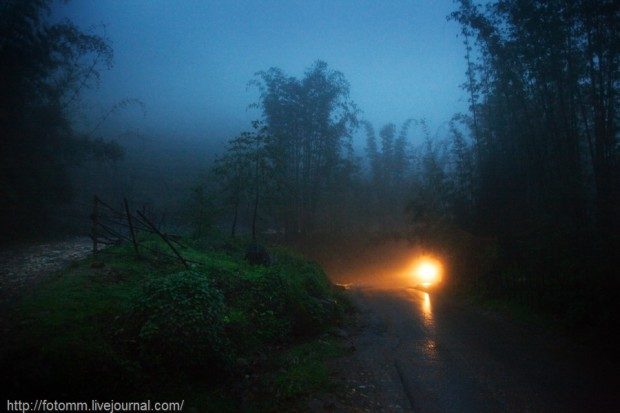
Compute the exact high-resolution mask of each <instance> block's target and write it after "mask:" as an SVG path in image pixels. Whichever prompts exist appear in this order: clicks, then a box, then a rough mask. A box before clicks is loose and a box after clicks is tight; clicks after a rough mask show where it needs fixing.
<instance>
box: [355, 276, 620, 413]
mask: <svg viewBox="0 0 620 413" xmlns="http://www.w3.org/2000/svg"><path fill="white" fill-rule="evenodd" d="M351 291H352V294H353V296H354V300H355V301H356V302H357V304H358V306H359V307H360V309H361V311H362V312H364V313H366V314H367V315H368V318H369V319H371V320H372V321H371V322H370V325H369V326H368V331H369V332H368V333H367V336H366V337H365V339H363V340H361V343H360V345H361V346H362V347H363V346H364V345H366V346H367V347H368V348H367V349H366V350H364V349H362V354H366V357H368V358H370V357H372V354H373V352H376V353H381V354H382V357H383V361H382V363H383V364H387V363H389V361H390V360H391V361H392V362H393V365H394V370H395V371H396V373H397V374H394V376H395V377H398V381H400V383H401V385H402V387H403V391H404V393H405V394H406V396H407V399H408V401H409V404H410V406H409V407H410V408H411V409H412V410H413V411H421V412H435V411H436V412H487V411H488V412H496V411H516V412H527V411H617V408H618V406H619V405H618V398H617V396H616V388H615V387H614V384H613V383H612V381H611V380H612V377H613V378H614V379H615V378H616V374H615V371H614V370H613V369H612V368H611V366H610V365H609V363H607V364H606V363H605V362H604V361H601V360H597V359H596V355H594V354H588V353H587V352H585V350H584V349H580V348H578V347H575V346H573V345H572V344H571V343H569V342H567V341H565V340H563V339H558V338H553V337H550V336H548V335H545V334H544V333H540V332H535V331H533V330H531V329H528V328H526V327H524V326H520V325H515V324H513V323H510V322H508V321H506V320H502V319H499V318H497V317H490V316H488V315H485V314H484V313H482V312H480V311H477V310H475V309H474V308H471V307H469V306H465V305H457V304H454V303H452V302H451V301H450V300H448V299H446V298H443V297H441V296H439V297H438V296H435V295H432V294H428V293H426V292H423V291H419V290H415V289H411V288H400V289H378V288H368V287H367V288H355V287H353V288H352V289H351ZM364 343H366V344H364ZM373 346H375V347H377V348H373ZM378 346H382V347H386V346H389V347H390V348H378ZM364 351H365V352H364ZM373 362H374V361H372V360H368V363H369V364H372V363H373Z"/></svg>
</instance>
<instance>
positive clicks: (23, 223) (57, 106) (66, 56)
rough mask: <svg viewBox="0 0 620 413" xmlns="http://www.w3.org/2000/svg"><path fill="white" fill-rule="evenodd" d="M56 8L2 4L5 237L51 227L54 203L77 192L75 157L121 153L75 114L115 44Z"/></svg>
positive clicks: (28, 0)
mask: <svg viewBox="0 0 620 413" xmlns="http://www.w3.org/2000/svg"><path fill="white" fill-rule="evenodd" d="M49 14H50V1H48V0H14V1H11V0H8V1H4V2H2V5H0V62H2V64H0V139H1V143H0V145H1V150H0V228H1V231H0V232H1V233H2V235H1V236H0V238H6V239H12V238H14V237H15V236H18V235H19V234H23V233H25V232H38V231H40V230H41V229H42V228H45V227H46V226H45V225H44V224H45V223H46V222H47V221H48V219H49V213H50V211H51V210H52V209H53V208H54V207H55V206H56V205H58V204H60V203H63V202H66V201H68V200H69V199H71V196H72V189H71V185H70V179H69V172H68V169H69V166H70V165H73V164H75V163H76V162H79V161H81V160H84V159H86V158H91V159H98V160H103V159H117V158H119V157H120V156H121V155H122V152H121V149H120V147H119V146H117V145H115V144H112V143H109V142H106V141H103V140H101V139H92V138H91V137H89V136H87V135H84V134H81V133H79V132H77V131H76V130H75V129H74V128H73V125H72V120H71V114H72V111H73V109H74V108H75V105H76V103H77V102H79V95H80V92H81V91H82V90H83V89H84V88H86V87H89V86H91V85H92V84H93V82H96V80H97V78H98V76H99V71H100V70H101V68H108V67H110V65H111V63H112V49H111V48H110V46H109V45H108V43H107V42H106V41H105V40H104V39H103V38H101V37H99V36H96V35H91V34H87V33H84V32H82V31H80V30H79V29H78V28H76V27H75V26H74V25H73V24H72V23H70V22H61V23H56V24H51V23H50V22H49Z"/></svg>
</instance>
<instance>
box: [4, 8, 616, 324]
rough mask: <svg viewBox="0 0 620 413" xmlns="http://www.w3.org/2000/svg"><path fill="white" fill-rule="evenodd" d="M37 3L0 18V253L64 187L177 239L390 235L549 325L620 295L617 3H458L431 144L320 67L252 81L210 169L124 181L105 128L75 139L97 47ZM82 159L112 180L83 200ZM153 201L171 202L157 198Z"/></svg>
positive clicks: (124, 170) (200, 166)
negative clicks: (160, 219) (602, 297)
mask: <svg viewBox="0 0 620 413" xmlns="http://www.w3.org/2000/svg"><path fill="white" fill-rule="evenodd" d="M50 4H51V3H50V2H49V1H44V0H28V1H8V2H5V3H4V4H3V6H2V9H0V13H1V20H0V35H1V36H0V38H1V40H0V59H1V61H2V62H3V64H2V66H1V67H0V94H1V96H2V100H1V101H0V130H1V131H2V152H1V153H0V157H1V158H0V162H1V164H2V166H1V175H0V185H1V186H0V192H1V194H2V197H1V198H0V217H1V218H0V220H1V226H2V229H3V238H11V237H12V236H13V235H15V234H20V233H26V232H29V231H30V232H33V231H35V232H36V231H38V229H39V228H41V226H42V225H43V223H45V222H46V221H47V219H48V217H49V215H50V214H49V211H50V210H51V209H53V208H54V207H55V206H56V205H60V204H62V203H66V202H68V201H70V200H71V199H72V185H71V183H72V182H74V183H75V182H78V183H80V185H82V186H80V187H79V188H75V189H76V192H79V190H83V191H86V189H84V188H88V189H89V190H90V189H91V188H97V189H100V188H104V189H103V190H101V192H102V193H101V194H100V195H101V196H103V197H106V196H107V197H109V198H112V199H113V200H115V201H118V200H119V199H122V198H123V197H128V198H129V199H130V201H132V202H133V201H134V200H135V201H136V202H142V201H145V199H147V198H148V199H149V201H150V200H152V201H153V203H154V204H158V205H159V206H162V205H166V206H167V208H168V209H167V210H166V211H165V212H167V214H168V217H169V222H172V223H173V224H175V229H179V230H184V231H188V232H190V231H193V232H194V233H195V235H196V236H198V237H201V236H205V234H209V233H210V232H211V231H213V230H214V228H219V229H223V230H222V231H223V232H225V233H226V234H230V235H231V236H232V237H238V236H245V235H249V234H251V236H252V238H253V239H254V241H256V240H257V239H261V238H267V237H271V236H276V237H281V238H282V239H286V240H291V239H300V238H302V239H303V238H312V237H315V236H317V235H321V236H335V235H336V234H337V235H343V234H348V235H351V234H357V235H355V236H359V237H365V236H368V234H379V236H388V235H389V236H392V235H394V234H397V235H398V236H402V237H407V238H409V239H411V240H414V241H416V242H419V243H422V244H424V245H425V246H426V247H428V248H429V249H435V250H439V251H440V252H442V253H444V254H445V255H447V256H449V257H450V259H451V260H452V262H453V263H454V266H455V267H458V268H459V270H458V271H457V272H455V274H454V276H453V280H454V282H455V283H462V284H463V285H468V286H484V288H487V289H488V290H490V291H493V292H494V293H496V294H508V295H511V294H512V295H516V296H526V295H527V296H528V297H530V298H531V297H533V296H536V299H538V300H539V301H540V302H541V303H545V304H544V305H548V306H549V307H553V308H556V309H557V308H559V307H561V305H559V304H558V303H562V302H566V301H567V300H581V302H584V303H585V302H588V304H587V305H595V304H593V303H595V302H597V300H598V298H596V299H592V297H595V296H596V292H597V291H598V292H600V291H601V290H602V289H603V288H605V286H610V285H612V286H615V285H617V279H616V278H617V277H616V276H615V274H614V269H615V268H617V267H615V266H614V264H615V262H614V260H615V259H616V254H615V251H618V247H619V246H620V244H619V242H618V234H619V233H620V228H619V227H618V220H619V218H620V216H619V214H620V212H619V205H620V202H619V196H620V195H619V193H620V191H619V190H618V182H619V180H620V167H619V159H618V158H619V148H618V127H617V124H618V110H617V107H618V81H619V79H618V63H619V62H618V54H619V51H618V44H620V43H619V40H620V39H619V38H618V37H619V34H618V33H619V30H618V8H617V5H616V2H614V1H610V0H601V1H596V2H592V1H586V0H579V1H572V2H563V1H528V2H523V1H518V0H501V1H495V2H492V3H489V4H488V5H486V6H477V5H474V3H473V2H471V1H469V0H462V1H459V2H458V3H457V4H456V7H455V8H456V10H455V11H454V13H452V14H451V16H450V19H451V21H452V22H453V23H454V24H459V25H460V27H461V31H462V36H461V40H462V41H463V43H464V46H465V56H464V61H463V68H464V72H465V75H466V76H465V79H466V80H465V83H464V85H463V88H464V90H465V92H466V96H467V99H468V102H469V112H468V113H462V114H455V115H454V117H453V118H452V119H449V120H447V122H446V123H445V125H442V127H440V128H438V129H437V130H431V127H430V126H429V125H428V124H427V122H425V121H424V120H423V119H420V118H417V117H416V114H415V113H412V114H411V116H412V118H409V119H394V121H398V122H402V123H400V124H398V123H387V124H384V125H372V124H371V123H370V122H368V121H367V120H366V119H365V118H364V112H363V108H358V106H357V105H356V104H355V103H354V102H353V101H352V99H351V97H350V88H351V86H350V85H349V83H348V81H347V79H346V77H345V75H344V74H343V73H341V72H339V71H337V70H335V69H333V68H331V67H330V66H328V64H327V63H326V62H323V61H320V60H318V61H316V62H314V63H312V64H311V65H310V66H309V67H308V68H307V70H306V71H305V72H304V73H303V74H302V75H301V76H299V77H295V76H292V75H290V74H287V73H285V72H284V71H283V70H281V69H278V68H270V69H267V70H263V71H259V72H257V73H256V75H255V77H254V79H252V80H251V82H250V86H251V87H252V88H254V90H257V91H258V94H259V96H258V100H257V101H256V102H254V104H253V105H252V107H253V108H255V109H258V110H259V112H260V115H259V117H260V119H258V120H257V121H256V122H254V124H253V125H252V126H253V128H252V130H251V131H248V132H243V133H241V134H240V135H238V136H237V137H234V138H233V139H231V140H230V141H229V143H228V147H227V148H226V150H225V151H224V152H223V153H221V154H220V155H219V157H218V159H217V160H216V161H215V162H214V163H210V161H209V159H208V158H207V157H206V156H205V158H204V162H203V161H202V160H201V159H199V160H196V159H193V161H192V162H195V163H190V162H189V161H187V162H185V161H184V160H183V159H185V160H187V159H188V158H183V159H182V160H181V161H180V163H181V164H184V165H181V166H183V167H184V168H183V167H179V168H176V169H174V170H171V169H166V168H168V167H169V165H170V164H166V163H165V162H164V161H163V159H164V156H159V155H158V156H155V157H153V158H154V160H152V162H151V163H150V164H149V172H153V173H151V174H143V175H142V178H136V177H135V176H137V174H132V171H133V168H136V164H137V163H138V162H136V159H139V157H140V156H143V157H146V156H147V155H145V153H146V151H145V150H144V148H142V147H139V148H138V147H137V146H136V145H134V146H133V149H132V147H131V145H128V144H127V142H125V147H126V148H129V151H128V152H129V154H130V155H132V152H135V153H136V154H137V155H132V156H134V157H133V158H132V161H131V162H127V161H125V163H123V162H122V161H120V158H121V155H122V153H123V151H122V150H121V147H120V146H119V145H118V144H114V143H111V142H109V141H107V140H103V139H101V138H96V135H95V134H94V133H93V130H96V129H97V128H98V127H99V126H100V125H101V124H102V123H105V122H106V121H107V119H108V116H109V113H111V112H106V113H105V114H104V116H103V118H101V119H100V121H99V122H96V123H95V125H94V129H92V130H91V131H88V130H87V131H81V130H78V128H76V126H75V122H74V117H75V113H76V107H77V106H78V105H79V101H80V92H81V91H83V90H84V89H85V88H88V87H91V86H95V85H96V83H97V79H98V76H99V73H100V71H101V70H104V69H106V68H108V67H110V65H111V63H112V48H111V46H110V45H109V44H108V42H107V41H106V40H105V39H104V38H102V37H100V36H97V35H93V34H88V33H84V32H82V31H81V30H80V29H78V28H77V27H76V26H74V25H73V24H72V23H71V22H62V23H54V24H52V23H50V22H49V12H50ZM256 69H260V68H256ZM420 87H421V88H422V87H424V85H420ZM131 102H133V101H132V100H126V101H123V102H120V103H119V107H120V106H123V105H126V104H131ZM115 108H116V107H113V108H111V109H110V110H111V111H113V110H116V109H115ZM355 136H357V137H359V136H361V137H362V139H363V140H364V141H365V145H364V149H363V150H362V151H361V152H360V151H357V152H356V151H355V150H354V146H353V144H352V141H353V139H354V137H355ZM174 138H175V137H170V140H173V139H174ZM171 146H173V144H171ZM160 149H161V151H162V152H166V153H167V152H169V148H168V147H166V148H164V147H163V145H160ZM213 155H215V154H213ZM183 156H185V155H183ZM179 158H182V156H179ZM88 160H93V161H101V162H103V161H109V160H117V161H118V162H117V164H116V167H118V171H117V172H118V175H119V176H120V177H119V178H118V179H116V178H115V179H110V176H109V175H107V173H109V172H110V170H111V169H110V168H108V166H107V165H103V166H101V165H100V166H101V167H100V168H99V169H97V171H100V173H99V174H100V175H101V176H99V178H98V179H100V180H101V181H102V182H103V181H106V182H107V183H108V184H109V185H107V186H104V185H102V186H101V187H97V186H96V185H92V186H86V185H85V184H84V182H83V181H81V180H80V179H75V177H72V176H71V174H72V173H74V174H75V172H71V171H70V170H72V168H74V166H75V165H79V164H80V163H82V162H84V161H88ZM142 161H143V160H141V161H140V162H142ZM146 163H148V162H146V161H145V162H144V164H146ZM116 167H115V168H116ZM115 168H112V170H113V171H116V169H115ZM203 171H205V174H204V175H205V177H204V178H203V179H201V180H199V179H198V178H197V177H198V176H200V175H201V173H202V172H203ZM117 172H114V173H117ZM155 172H157V173H155ZM76 175H79V174H76ZM162 176H163V177H166V180H164V179H163V178H162ZM115 177H116V175H115ZM145 177H146V178H145ZM121 178H122V179H121ZM164 182H165V184H164ZM191 185H194V186H195V188H194V190H193V191H189V190H186V189H189V187H190V186H191ZM165 186H166V187H167V186H170V187H173V189H174V190H176V192H175V191H174V190H171V191H167V194H166V195H165V196H164V195H162V193H158V191H163V187H165ZM166 189H168V188H166ZM181 192H183V193H182V194H181ZM185 192H187V193H185ZM170 194H174V195H170ZM87 196H92V194H87ZM168 198H174V199H172V200H171V199H168ZM163 209H165V208H163ZM530 298H528V299H530ZM584 305H585V304H584ZM586 313H587V311H583V314H586Z"/></svg>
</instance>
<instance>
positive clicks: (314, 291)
mask: <svg viewBox="0 0 620 413" xmlns="http://www.w3.org/2000/svg"><path fill="white" fill-rule="evenodd" d="M186 241H189V240H186ZM143 244H148V245H149V247H150V248H151V249H152V250H158V249H164V250H165V248H167V247H166V246H165V244H163V242H162V241H160V240H157V239H148V238H147V239H144V240H143ZM243 249H244V246H243V245H241V244H239V245H238V246H231V245H228V246H227V247H226V248H225V249H224V247H223V246H222V247H217V248H215V247H210V250H209V251H206V250H204V249H201V248H190V247H187V248H184V249H183V250H182V252H183V254H184V255H185V256H187V257H191V259H192V260H193V261H195V262H200V263H201V264H195V265H194V268H192V270H190V271H187V270H182V269H181V266H180V265H179V263H178V262H173V261H169V260H166V259H164V258H161V257H160V258H158V256H157V254H154V255H152V256H148V257H145V256H143V257H142V258H140V257H136V256H135V254H134V251H133V248H132V247H131V246H130V245H124V246H119V247H114V248H111V249H108V250H106V251H105V252H102V253H101V255H100V256H99V257H98V258H97V260H103V262H105V266H104V267H102V268H99V266H95V267H96V268H93V267H92V266H91V264H92V262H93V260H92V259H89V260H86V261H84V262H80V263H75V265H73V266H72V267H71V268H69V269H67V270H66V271H64V272H63V273H60V274H58V275H57V276H56V277H52V278H51V279H49V280H48V281H47V282H46V283H44V284H43V285H41V286H40V287H39V288H37V289H36V290H35V291H33V292H32V293H30V294H28V295H27V296H26V297H25V298H24V300H23V301H22V302H21V303H20V304H19V307H18V308H17V309H16V310H15V311H14V312H13V313H12V314H11V319H12V320H13V322H12V323H10V325H9V326H8V328H9V330H8V331H10V334H8V335H7V340H5V341H3V343H2V346H1V347H0V350H1V352H0V354H2V358H1V359H0V364H1V367H2V370H3V371H4V372H5V373H6V374H5V375H4V377H5V378H7V379H8V381H6V382H3V383H2V384H3V386H4V387H3V388H5V389H6V390H7V391H10V392H11V394H14V395H15V397H17V396H18V395H21V396H24V397H25V396H29V395H31V396H34V395H36V396H45V397H47V396H48V395H49V397H52V396H55V397H58V396H59V395H65V396H66V397H68V398H69V397H78V396H86V395H90V396H93V397H101V395H105V396H106V397H121V396H122V397H129V396H131V395H134V396H135V395H138V394H139V395H145V394H157V395H159V396H160V397H161V396H162V395H163V394H165V395H171V397H172V396H174V397H173V398H178V399H188V400H192V401H194V402H195V403H194V404H196V403H199V404H198V405H203V406H207V407H209V408H212V409H214V410H215V411H218V410H219V408H217V407H211V403H212V402H213V399H212V398H213V397H215V398H220V397H223V398H225V399H228V400H229V401H230V403H231V404H232V406H237V407H236V408H234V409H233V411H234V410H237V409H238V408H239V407H238V404H239V402H240V399H239V397H240V396H241V395H244V394H245V393H244V392H246V391H249V390H250V389H249V388H248V387H249V386H250V384H252V383H248V382H247V380H246V379H244V377H245V375H247V374H250V373H251V374H252V375H253V376H254V377H260V379H261V381H260V383H261V385H265V386H267V385H269V386H276V387H277V386H279V387H282V388H283V389H284V388H285V387H286V388H288V387H289V386H292V388H294V389H297V390H295V391H293V390H292V389H289V390H287V391H284V390H282V391H280V390H278V389H279V387H277V388H276V387H273V388H271V389H267V388H265V389H264V391H266V392H268V393H269V394H270V395H271V397H273V395H274V394H276V390H277V392H279V393H281V394H282V395H286V396H287V397H289V396H291V397H294V396H298V395H301V394H304V392H306V391H308V385H316V383H315V381H316V380H318V381H319V382H320V383H325V382H326V381H327V380H328V378H327V370H325V368H324V367H321V366H322V364H321V362H320V361H319V360H320V357H319V354H314V355H313V356H312V357H315V358H313V359H312V361H310V360H309V361H308V363H309V364H307V365H305V366H304V369H306V368H307V369H310V371H314V370H315V369H317V368H319V369H323V370H325V371H324V372H323V373H321V377H316V376H313V375H312V374H310V376H309V377H307V378H303V377H297V378H294V377H293V378H287V377H288V376H289V375H290V374H293V372H292V371H291V370H290V369H292V368H298V367H299V366H297V365H296V363H293V364H290V363H289V364H281V363H280V362H278V361H277V360H276V357H281V358H282V359H283V360H282V363H285V361H286V359H287V358H288V355H287V351H288V350H286V349H289V348H290V349H291V351H293V352H294V351H297V350H295V349H296V346H297V345H302V346H305V347H306V348H308V349H309V350H311V351H314V350H312V349H313V348H314V347H315V344H316V343H315V342H314V341H315V340H316V339H317V337H318V336H320V334H322V333H324V332H326V331H328V329H329V328H330V327H332V326H333V325H334V323H337V322H338V321H339V320H341V319H342V316H343V309H344V307H343V303H342V301H341V297H340V295H339V293H338V292H336V291H335V290H333V289H332V287H331V285H330V284H329V283H328V281H327V279H326V277H325V274H324V273H323V272H322V271H321V269H320V268H319V267H318V266H317V265H315V264H313V263H310V262H307V261H305V260H304V259H302V258H300V257H296V256H294V255H292V254H291V253H290V252H287V251H285V250H283V249H274V250H273V251H272V255H273V256H274V257H275V259H276V261H277V262H276V263H275V264H274V265H272V266H270V267H263V266H251V265H249V264H246V263H245V262H244V261H243V260H242V258H241V257H242V253H243ZM316 345H319V344H316ZM320 345H321V346H323V347H325V346H327V347H328V350H329V349H330V348H331V347H330V346H329V345H328V343H327V342H323V343H322V344H320ZM321 351H322V350H321ZM329 351H332V352H334V351H335V350H334V349H331V350H329ZM319 353H320V352H319ZM327 354H329V353H327ZM267 357H269V358H270V359H271V362H270V363H269V364H266V360H267ZM305 357H309V354H307V355H306V356H305ZM321 357H322V356H321ZM317 363H319V365H317ZM321 371H322V370H321ZM295 374H305V372H299V371H297V373H295ZM119 377H122V380H119ZM244 380H246V381H244ZM291 380H292V381H291ZM304 380H310V381H311V382H309V383H308V384H306V382H305V381H304ZM272 381H273V383H272ZM312 383H314V384H312ZM253 385H254V384H253ZM253 391H254V393H256V392H257V390H256V389H254V390H253ZM261 391H263V390H262V389H261ZM214 394H220V396H214ZM254 396H256V397H258V394H254ZM201 398H206V399H208V401H204V400H203V401H202V402H198V400H200V399H201ZM284 401H285V400H284V399H282V400H276V401H275V402H277V403H280V402H284ZM268 402H269V403H273V402H274V400H273V398H270V399H269V400H268ZM257 403H258V402H257Z"/></svg>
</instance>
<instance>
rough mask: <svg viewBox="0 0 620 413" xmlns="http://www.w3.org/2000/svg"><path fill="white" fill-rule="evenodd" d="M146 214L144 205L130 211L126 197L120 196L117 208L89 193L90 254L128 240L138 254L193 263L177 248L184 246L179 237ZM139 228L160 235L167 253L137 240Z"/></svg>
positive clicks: (140, 230) (141, 230)
mask: <svg viewBox="0 0 620 413" xmlns="http://www.w3.org/2000/svg"><path fill="white" fill-rule="evenodd" d="M147 215H148V214H147V213H146V210H144V209H143V210H142V211H139V210H136V212H135V214H132V213H131V210H130V208H129V202H127V199H123V205H122V208H120V209H117V208H114V207H112V206H110V205H109V204H108V203H106V202H104V201H102V200H101V199H100V198H99V197H98V196H96V195H95V196H94V197H93V205H92V214H91V215H90V219H91V223H92V227H91V233H90V237H91V239H92V241H93V255H95V256H96V255H97V254H98V253H99V251H100V246H106V245H118V244H121V243H123V242H129V243H131V244H132V245H133V247H134V250H135V253H136V255H138V256H145V254H144V253H145V252H152V253H156V254H159V255H165V256H168V257H170V258H173V259H175V260H179V261H180V262H181V263H182V264H183V266H185V268H187V269H189V268H190V265H189V263H190V262H194V263H195V261H191V260H188V259H186V258H184V257H183V256H182V255H181V253H180V251H179V250H180V249H183V248H185V246H184V245H183V244H182V243H181V242H180V241H179V239H180V237H179V236H178V235H173V234H166V233H164V232H163V231H161V230H160V229H159V228H158V227H157V226H156V225H155V224H154V223H153V219H149V218H148V217H147ZM140 232H147V233H150V234H154V235H156V236H157V237H159V238H161V239H162V240H163V241H164V242H165V243H166V245H167V246H168V247H169V249H170V251H171V253H165V252H163V251H160V250H155V249H153V248H151V247H149V246H148V245H145V244H144V243H141V242H140V238H139V236H138V235H139V233H140Z"/></svg>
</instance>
